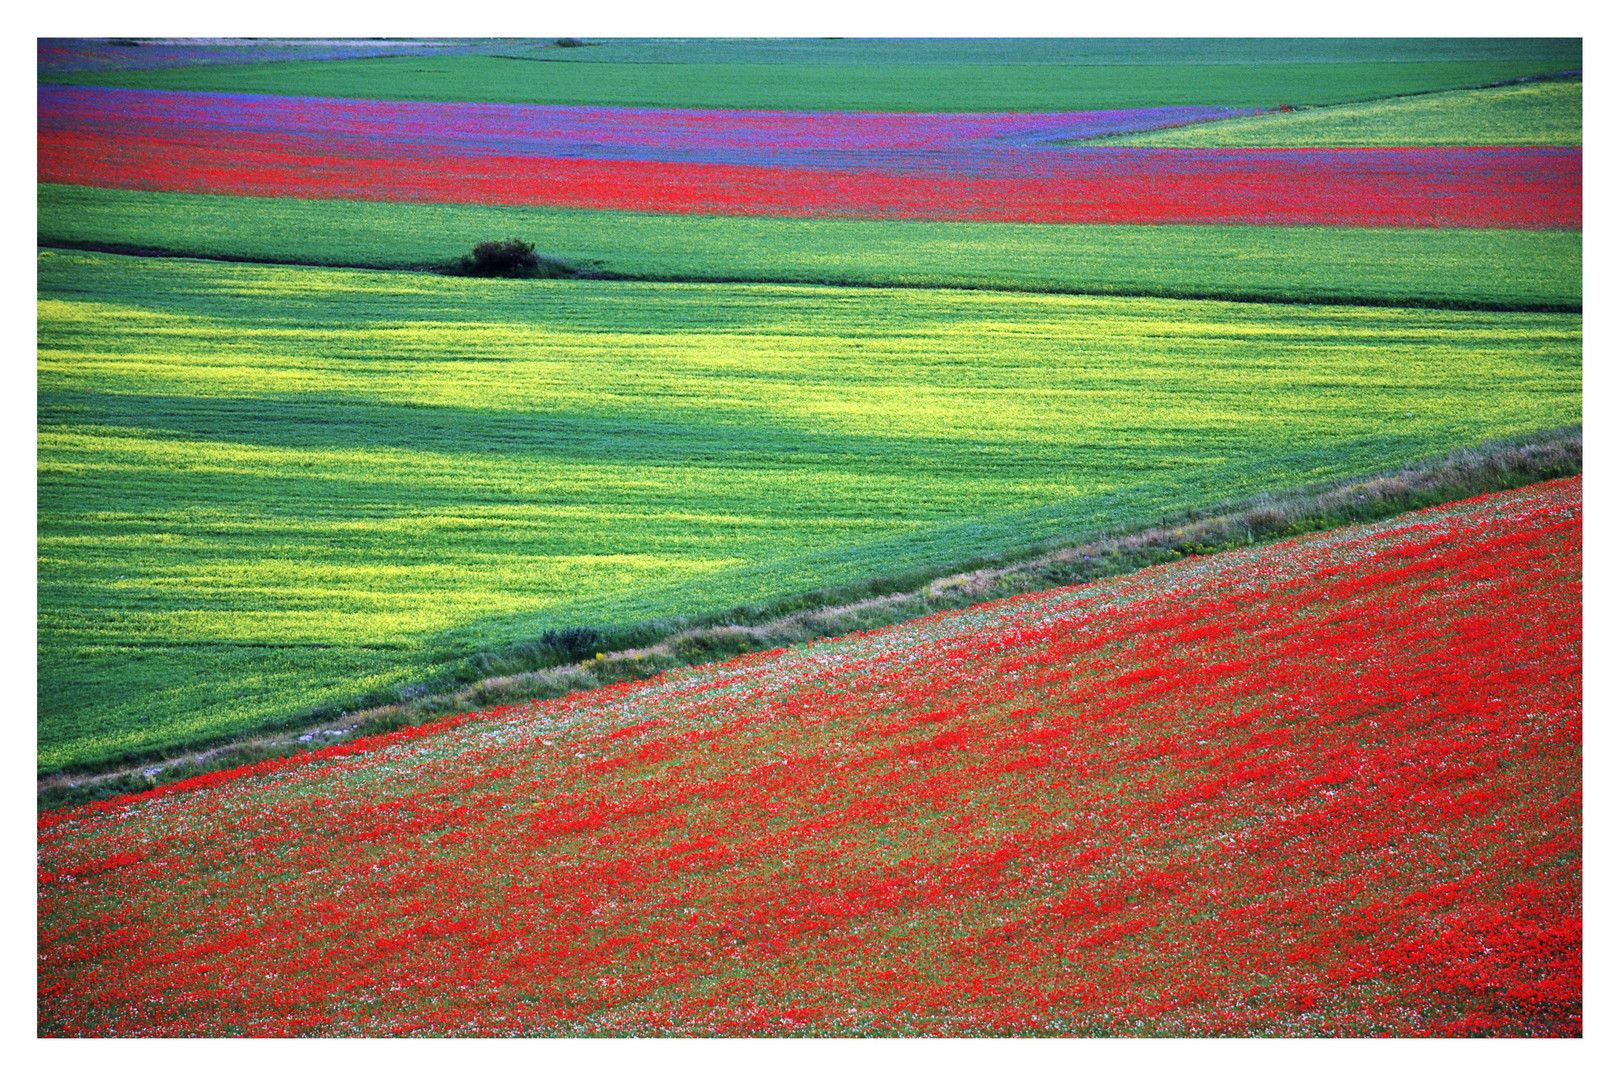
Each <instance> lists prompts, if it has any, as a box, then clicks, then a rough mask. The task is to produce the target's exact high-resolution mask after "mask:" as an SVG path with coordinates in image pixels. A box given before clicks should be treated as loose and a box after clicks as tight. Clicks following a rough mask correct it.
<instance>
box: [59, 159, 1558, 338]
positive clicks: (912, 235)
mask: <svg viewBox="0 0 1620 1080" xmlns="http://www.w3.org/2000/svg"><path fill="white" fill-rule="evenodd" d="M38 206H39V234H38V235H39V242H40V243H41V244H42V245H45V246H51V245H63V246H83V245H89V246H94V247H98V248H107V247H113V248H115V249H116V248H120V247H121V248H124V249H135V250H146V251H152V252H161V253H167V254H178V255H198V256H206V257H213V258H233V259H248V260H258V261H266V262H288V263H311V264H317V265H325V266H365V267H395V268H418V267H432V266H442V265H445V264H447V263H449V262H450V261H452V260H453V259H455V258H457V257H458V256H461V255H464V254H466V253H467V251H469V250H470V249H471V248H472V246H473V244H475V243H477V242H478V241H480V240H487V239H491V238H494V237H504V236H512V235H518V236H522V237H523V238H524V239H526V240H528V241H530V242H531V243H534V244H536V245H537V246H538V247H539V248H540V250H542V251H545V252H549V253H551V254H554V255H557V256H560V257H562V258H564V259H567V260H569V261H571V262H575V263H578V264H580V265H585V266H595V267H598V268H599V269H600V270H602V271H605V272H607V273H610V274H617V275H622V276H627V277H633V278H643V279H652V280H679V281H705V280H707V281H762V282H824V283H832V284H847V285H908V286H948V287H971V288H995V289H1019V290H1028V291H1035V292H1040V291H1052V292H1076V293H1102V294H1125V295H1148V296H1171V297H1183V298H1197V297H1205V298H1228V299H1264V300H1279V301H1308V302H1326V303H1372V304H1421V305H1431V306H1453V307H1488V308H1503V309H1510V310H1543V309H1552V310H1578V309H1579V307H1580V304H1581V234H1580V233H1567V232H1518V231H1510V230H1500V229H1320V228H1273V227H1250V226H1198V225H1158V226H1144V225H1025V224H1006V223H999V222H927V221H847V220H834V221H829V220H816V219H797V220H795V219H786V218H746V217H702V216H690V215H681V214H631V213H620V212H616V211H603V210H560V209H547V208H537V207H503V206H424V205H415V204H402V203H376V202H345V201H337V200H301V199H259V198H242V197H237V196H229V195H183V194H169V193H162V192H149V191H114V190H106V189H100V188H86V187H70V186H63V185H57V184H40V185H39V186H38Z"/></svg>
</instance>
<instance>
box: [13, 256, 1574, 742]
mask: <svg viewBox="0 0 1620 1080" xmlns="http://www.w3.org/2000/svg"><path fill="white" fill-rule="evenodd" d="M38 283H39V308H38V349H39V351H38V402H39V405H38V408H39V413H38V418H39V434H38V463H39V464H38V499H39V503H38V505H39V510H38V514H39V517H38V530H39V531H38V588H39V601H38V602H39V610H38V619H39V642H40V645H39V650H40V651H39V658H38V663H39V669H38V670H39V699H38V700H39V727H38V734H39V764H40V766H41V767H42V768H58V767H65V766H70V765H74V764H84V763H89V762H93V761H95V760H98V759H105V758H107V757H109V756H111V755H115V754H117V753H120V752H125V751H132V750H137V749H143V748H153V747H159V746H162V745H166V744H169V745H172V744H173V743H175V742H177V741H181V740H185V739H191V738H195V737H201V736H218V735H224V734H231V733H238V732H242V731H246V730H250V729H252V728H254V727H255V726H258V725H261V724H264V723H265V722H267V721H272V720H275V719H278V718H283V717H287V716H289V715H292V714H295V713H297V712H298V711H299V710H301V709H303V708H304V707H306V706H311V705H314V704H316V703H318V702H321V701H324V700H329V699H331V698H332V697H333V696H334V694H336V695H338V696H340V697H344V698H350V699H352V697H353V696H354V695H355V694H357V693H360V692H363V691H365V690H367V689H375V688H379V687H381V688H386V687H390V686H395V685H400V684H407V683H409V682H410V681H411V680H413V679H417V678H420V677H423V676H424V675H426V674H427V673H429V672H430V671H431V670H433V665H435V664H436V663H442V662H448V661H449V660H450V659H452V658H454V657H459V656H466V655H468V654H469V653H470V652H472V651H475V650H477V649H479V648H481V647H501V646H504V645H507V644H510V643H513V642H517V641H523V640H530V639H533V638H534V637H535V636H537V635H538V634H539V633H540V632H541V631H542V630H544V629H546V628H549V627H557V626H569V625H577V624H591V625H597V626H613V625H624V624H626V623H628V622H632V621H635V620H640V619H644V618H650V617H661V616H669V615H672V614H699V613H703V612H709V611H720V610H726V609H728V608H730V607H732V606H734V605H738V604H745V603H755V602H763V601H767V600H770V599H773V598H778V597H783V596H791V595H799V594H802V593H804V592H806V591H809V590H812V589H816V588H821V587H827V586H834V585H838V584H844V583H855V582H860V581H864V580H868V579H870V578H873V577H875V576H880V575H889V574H894V573H897V572H904V571H906V570H912V569H918V570H920V569H924V568H929V567H944V566H948V565H951V564H952V563H957V564H960V563H961V562H963V561H965V560H968V559H972V558H975V557H983V556H987V555H991V554H994V553H997V552H1003V551H1008V550H1014V549H1024V548H1026V547H1027V546H1028V545H1030V544H1031V543H1035V542H1039V541H1041V540H1043V539H1045V538H1059V537H1075V536H1085V535H1093V534H1095V533H1097V532H1098V531H1101V530H1106V529H1112V528H1127V527H1134V526H1138V525H1142V524H1146V523H1151V522H1154V521H1157V520H1160V519H1161V517H1162V516H1163V515H1164V514H1166V513H1170V512H1174V511H1177V510H1180V509H1182V508H1187V507H1197V506H1205V505H1211V504H1218V503H1221V502H1224V501H1227V500H1230V499H1235V498H1241V497H1244V496H1248V495H1252V494H1255V493H1258V492H1261V491H1266V490H1276V489H1281V488H1292V487H1295V486H1296V485H1299V484H1303V483H1309V482H1313V481H1321V480H1328V479H1332V478H1337V477H1344V476H1348V475H1354V474H1360V473H1364V472H1366V471H1370V470H1373V469H1377V468H1381V467H1387V466H1392V465H1395V464H1397V463H1401V462H1406V461H1409V460H1412V459H1414V458H1418V457H1421V456H1423V455H1427V454H1431V453H1438V452H1443V451H1446V450H1449V449H1451V448H1454V447H1457V446H1460V445H1471V444H1475V443H1478V442H1479V441H1481V440H1484V439H1488V438H1491V437H1496V436H1509V435H1513V434H1515V433H1522V432H1528V431H1533V430H1541V429H1545V428H1550V427H1556V426H1561V425H1566V424H1571V423H1576V422H1579V421H1580V419H1581V319H1580V317H1579V316H1576V315H1563V314H1525V313H1481V312H1447V311H1433V310H1413V309H1398V308H1371V307H1316V306H1309V305H1259V304H1223V303H1211V302H1193V301H1176V300H1162V299H1126V298H1099V297H1077V296H1054V295H1040V294H1022V293H1010V292H987V291H970V290H937V291H931V290H902V291H894V290H882V289H853V290H852V289H832V288H818V287H808V286H784V285H712V284H707V285H705V284H699V285H692V284H660V283H626V282H595V281H516V282H514V281H475V280H469V279H454V278H441V277H436V276H431V275H421V274H399V273H386V272H375V271H354V270H332V269H312V268H307V267H268V266H251V265H235V264H226V263H207V262H197V261H187V260H160V259H136V258H129V257H122V256H110V255H98V254H86V253H77V252H63V251H43V252H41V253H40V255H39V263H38Z"/></svg>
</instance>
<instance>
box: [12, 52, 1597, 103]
mask: <svg viewBox="0 0 1620 1080" xmlns="http://www.w3.org/2000/svg"><path fill="white" fill-rule="evenodd" d="M593 52H594V50H586V49H555V48H553V49H548V50H544V54H545V55H540V53H539V52H537V51H534V50H528V51H518V52H514V54H512V55H506V56H502V55H488V54H483V53H473V54H459V55H453V56H428V57H422V56H392V57H374V58H369V59H362V60H307V61H305V60H300V61H286V62H276V63H258V64H216V65H199V66H195V67H176V68H152V69H144V70H141V69H132V70H121V71H99V72H78V71H74V72H56V73H41V74H40V76H39V78H40V81H41V82H60V83H74V84H77V85H83V86H123V87H139V88H147V89H158V90H207V91H214V92H221V93H238V94H291V95H302V96H313V97H348V98H375V99H383V100H393V101H507V102H528V103H534V104H553V105H639V106H666V107H680V108H713V109H809V110H820V109H850V110H873V111H885V112H999V111H1009V112H1039V111H1048V110H1054V111H1064V110H1088V109H1124V108H1139V107H1145V106H1155V105H1226V106H1233V107H1263V106H1274V105H1279V104H1282V103H1288V104H1294V105H1326V104H1332V103H1337V102H1345V101H1366V100H1370V99H1373V98H1382V97H1390V96H1393V95H1396V94H1412V93H1419V92H1426V91H1436V90H1458V89H1463V88H1465V87H1475V86H1487V85H1490V84H1492V83H1499V82H1506V81H1509V80H1512V79H1519V78H1527V77H1534V76H1540V75H1548V74H1553V73H1556V72H1561V71H1567V70H1571V69H1572V68H1576V67H1579V66H1580V62H1581V50H1580V44H1579V42H1575V43H1573V44H1571V43H1568V42H1557V41H1555V42H1548V43H1544V44H1543V45H1541V46H1539V47H1525V48H1523V49H1521V50H1519V51H1518V52H1515V53H1513V54H1512V55H1495V56H1493V57H1491V58H1489V59H1465V60H1454V59H1431V58H1424V59H1403V60H1401V61H1399V62H1389V61H1386V60H1350V61H1334V60H1330V59H1326V58H1318V59H1315V60H1311V61H1305V62H1298V61H1296V62H1281V63H1266V62H1253V61H1248V60H1239V61H1233V62H1215V61H1211V60H1209V59H1198V60H1195V61H1192V62H1187V61H1182V60H1178V59H1177V58H1176V56H1175V54H1174V51H1173V50H1167V51H1166V53H1165V54H1164V55H1163V56H1162V58H1159V59H1156V60H1154V61H1153V62H1146V63H1142V62H1138V63H1118V62H1112V61H1104V62H1094V63H1084V62H1079V63H1075V62H1044V63H1013V62H998V63H960V62H939V61H932V62H928V63H916V62H908V61H904V60H894V61H884V62H871V63H827V62H786V61H784V62H771V63H766V62H728V61H724V60H718V59H716V60H706V61H701V62H695V63H670V62H639V61H629V62H612V61H606V62H577V61H573V60H572V58H573V57H574V56H575V54H587V53H593ZM706 53H707V54H708V55H723V53H716V52H715V47H714V46H710V47H709V48H708V49H707V50H706ZM598 55H601V54H598ZM811 55H813V54H811ZM1198 55H1200V56H1201V57H1204V56H1207V55H1208V53H1207V51H1206V52H1204V53H1200V54H1198ZM1234 55H1245V54H1244V53H1241V52H1239V53H1236V54H1234ZM1476 55H1477V54H1476ZM558 57H566V58H567V59H564V60H563V61H562V62H555V61H556V60H557V58H558ZM580 59H581V60H585V59H587V57H586V56H581V57H580Z"/></svg>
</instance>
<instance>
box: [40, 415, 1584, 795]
mask: <svg viewBox="0 0 1620 1080" xmlns="http://www.w3.org/2000/svg"><path fill="white" fill-rule="evenodd" d="M1581 467H1582V429H1581V427H1579V426H1572V427H1568V428H1560V429H1556V430H1552V431H1545V432H1539V433H1536V434H1533V435H1528V436H1524V437H1521V438H1518V439H1512V440H1497V441H1492V442H1487V443H1484V444H1481V445H1479V446H1476V447H1471V448H1466V449H1462V450H1457V451H1454V452H1452V453H1450V454H1447V455H1444V456H1440V457H1436V458H1430V459H1427V460H1424V461H1420V462H1415V463H1412V464H1410V465H1408V466H1406V467H1404V468H1400V469H1394V470H1386V471H1383V472H1379V473H1375V474H1370V475H1367V476H1363V477H1360V478H1357V479H1353V480H1350V481H1344V482H1337V483H1331V484H1321V485H1313V486H1311V487H1307V488H1301V489H1298V490H1294V491H1289V492H1280V493H1271V494H1266V495H1262V496H1259V497H1257V498H1252V499H1247V500H1243V501H1240V502H1233V503H1228V504H1223V505H1217V506H1211V507H1207V508H1204V509H1200V510H1192V511H1188V512H1187V513H1185V514H1183V515H1180V516H1178V517H1176V518H1174V519H1169V518H1167V519H1165V520H1162V521H1160V522H1159V523H1157V524H1155V525H1152V526H1149V527H1146V528H1139V529H1136V530H1131V531H1124V532H1119V533H1113V534H1108V535H1104V536H1099V537H1095V538H1090V539H1082V540H1079V541H1078V542H1077V540H1076V539H1075V538H1069V539H1066V540H1062V541H1053V542H1051V543H1049V544H1048V545H1045V546H1044V549H1042V550H1038V551H1037V552H1035V553H1033V554H1032V552H1031V550H1030V549H1028V548H1026V549H1023V550H1021V551H1018V552H1015V553H1008V554H1004V555H1003V556H1000V557H995V556H987V557H983V558H978V559H974V560H971V561H970V562H967V563H962V564H958V565H957V566H954V567H946V568H935V569H931V570H927V571H919V572H916V573H913V574H908V575H905V576H903V577H897V578H885V579H875V580H871V581H868V582H864V583H862V584H859V585H853V586H849V587H845V588H840V589H829V590H822V591H819V592H815V593H809V594H804V595H801V596H797V597H793V598H789V599H786V600H782V601H779V602H776V603H774V604H769V605H760V606H754V607H748V608H737V609H732V610H729V611H724V612H715V613H710V614H702V615H693V616H688V617H680V618H666V619H657V620H649V621H646V622H643V623H637V624H634V625H629V626H623V627H601V628H598V627H578V628H573V631H572V632H571V633H570V632H565V633H564V635H562V636H558V635H555V634H553V635H548V637H547V638H543V639H539V640H536V641H533V642H528V643H525V644H523V645H520V646H518V647H516V648H513V649H510V650H507V651H505V652H501V653H489V652H486V653H480V654H477V655H476V656H472V657H468V658H465V659H463V660H462V661H460V662H458V663H455V664H451V665H447V666H446V668H445V669H444V670H443V672H442V674H441V676H440V677H439V678H437V679H434V680H432V681H431V682H429V683H425V684H421V685H419V686H417V687H412V688H410V689H409V690H407V691H401V692H398V693H395V694H392V695H390V696H391V697H392V698H393V700H369V701H367V700H361V701H357V702H346V703H333V704H330V705H328V706H325V707H322V708H320V709H317V710H311V711H310V712H306V713H305V714H302V715H300V716H298V717H295V718H292V719H290V720H285V721H282V722H270V723H266V725H265V728H264V730H263V731H261V733H259V734H256V735H251V736H236V737H232V738H229V739H225V740H214V741H211V742H207V743H199V744H196V745H187V746H176V747H172V748H170V749H169V750H167V751H164V752H152V753H148V754H145V755H126V756H124V757H122V758H119V759H116V760H111V761H108V762H106V763H105V764H104V765H102V766H101V767H89V768H79V769H76V770H73V771H51V772H48V773H42V774H41V775H40V776H39V779H38V789H37V799H38V808H39V809H40V810H42V811H43V810H50V809H56V808H59V807H62V806H67V805H75V804H80V803H85V802H91V801H94V800H97V799H102V798H107V797H111V796H115V795H122V794H129V793H132V792H140V791H148V790H152V789H154V788H157V787H160V786H162V785H163V784H166V783H172V782H175V781H179V780H183V779H186V778H189V777H192V776H198V775H202V774H205V773H209V772H215V771H218V770H221V769H229V768H235V767H238V766H241V765H245V764H249V763H252V762H257V761H265V760H271V759H275V758H281V757H286V756H290V755H292V754H296V753H299V752H301V751H304V750H311V749H316V748H319V747H323V746H331V745H335V744H337V743H341V742H345V741H348V740H350V739H354V738H358V737H361V736H365V735H374V734H379V733H382V732H386V731H393V730H398V729H400V728H405V727H410V726H413V725H416V724H421V723H426V722H429V721H432V720H435V719H439V718H442V717H445V716H452V715H456V714H458V713H464V712H468V711H471V710H476V709H481V708H487V707H490V706H494V705H499V704H505V703H510V702H520V701H528V700H533V699H548V698H556V697H562V696H565V695H567V694H570V693H574V692H577V691H581V690H590V689H595V688H598V687H601V686H607V685H610V684H614V683H622V682H628V681H633V680H636V679H642V678H647V677H649V676H652V675H656V674H658V673H660V672H663V671H669V670H673V669H677V668H682V667H688V666H692V665H698V664H704V663H709V662H712V661H715V660H722V659H726V658H728V657H732V656H737V655H742V654H745V653H752V652H761V651H765V650H769V649H776V648H783V647H786V646H791V645H795V644H799V643H803V642H807V641H812V640H815V639H817V638H822V637H834V636H838V635H842V634H847V633H852V632H856V631H863V630H871V629H876V628H878V627H882V626H890V625H893V624H896V623H900V622H904V621H906V620H907V619H912V618H917V617H919V616H922V615H928V614H932V613H934V612H937V611H944V610H954V609H959V608H964V607H970V606H972V605H974V604H978V603H982V602H985V601H987V600H993V599H999V598H1002V597H1008V596H1016V595H1020V594H1024V593H1030V592H1038V591H1041V590H1044V589H1050V588H1058V587H1062V586H1067V585H1078V584H1085V583H1088V582H1092V581H1097V580H1101V579H1103V578H1108V577H1114V576H1117V575H1120V574H1126V573H1130V572H1132V571H1134V570H1139V569H1142V568H1144V567H1148V566H1153V565H1156V564H1159V563H1165V562H1174V561H1177V560H1180V559H1183V558H1188V557H1192V556H1198V555H1209V554H1214V553H1216V552H1219V551H1225V550H1230V549H1232V548H1237V547H1246V546H1250V545H1256V544H1265V543H1270V542H1274V541H1277V540H1283V539H1287V538H1290V537H1294V536H1298V535H1302V534H1304V533H1310V532H1320V531H1326V530H1329V529H1334V528H1339V527H1343V526H1345V525H1351V524H1364V523H1368V522H1373V521H1378V520H1382V519H1385V518H1388V517H1392V516H1395V515H1397V514H1401V513H1406V512H1408V511H1411V510H1419V509H1425V508H1427V507H1431V506H1436V505H1439V504H1442V503H1446V502H1452V501H1455V500H1457V499H1461V498H1467V497H1471V496H1474V495H1479V494H1484V493H1487V492H1493V491H1505V490H1510V489H1513V488H1518V487H1524V486H1526V485H1529V484H1533V483H1537V482H1540V481H1542V480H1549V479H1553V478H1556V477H1562V476H1573V475H1577V474H1579V473H1580V472H1581ZM593 651H594V655H581V654H582V653H586V654H589V653H592V652H593ZM570 654H571V655H570Z"/></svg>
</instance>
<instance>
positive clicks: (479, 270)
mask: <svg viewBox="0 0 1620 1080" xmlns="http://www.w3.org/2000/svg"><path fill="white" fill-rule="evenodd" d="M450 271H451V273H455V274H465V275H466V276H468V277H507V278H557V277H573V276H574V275H575V274H577V273H578V270H577V269H576V268H575V267H574V266H573V264H571V263H568V262H565V261H564V260H562V259H558V258H556V257H554V256H551V255H541V254H540V253H539V252H537V251H535V250H534V245H533V244H531V243H528V242H527V241H524V240H519V239H518V238H517V237H515V236H514V237H512V238H510V239H508V240H485V241H484V242H483V243H481V244H478V245H477V246H476V247H474V248H473V249H472V254H470V255H463V256H462V257H461V259H460V260H459V261H458V262H457V263H456V264H455V265H454V266H453V267H451V268H450Z"/></svg>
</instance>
